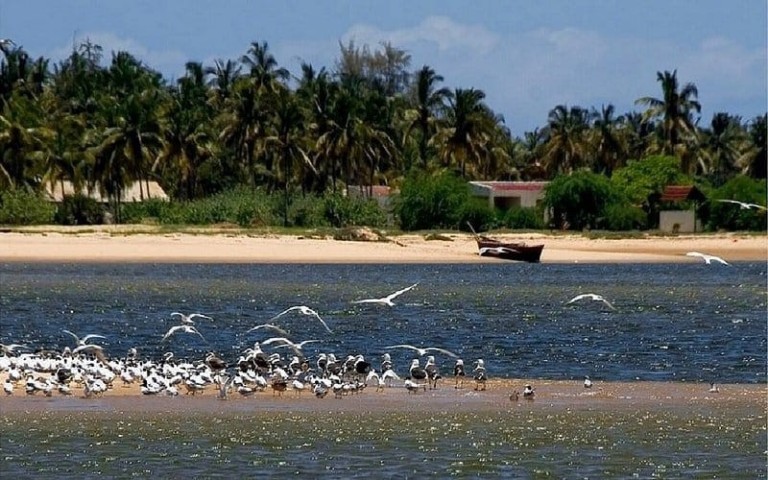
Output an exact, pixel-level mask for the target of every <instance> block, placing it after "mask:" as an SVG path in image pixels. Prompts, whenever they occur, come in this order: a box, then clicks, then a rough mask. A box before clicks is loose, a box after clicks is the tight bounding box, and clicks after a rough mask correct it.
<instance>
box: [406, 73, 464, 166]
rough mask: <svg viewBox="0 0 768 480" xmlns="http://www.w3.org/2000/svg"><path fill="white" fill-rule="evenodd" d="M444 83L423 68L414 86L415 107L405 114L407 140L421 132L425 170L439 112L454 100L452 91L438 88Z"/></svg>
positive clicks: (440, 77) (420, 153) (420, 154)
mask: <svg viewBox="0 0 768 480" xmlns="http://www.w3.org/2000/svg"><path fill="white" fill-rule="evenodd" d="M442 81H443V77H442V76H440V75H437V74H436V73H435V71H434V70H433V69H432V68H430V67H428V66H427V65H424V66H423V67H421V70H419V71H418V72H417V73H416V82H415V85H414V95H415V105H414V107H413V108H412V109H409V110H407V111H406V112H405V115H406V118H407V125H406V129H405V138H406V139H407V138H408V137H409V136H410V134H411V132H413V130H415V129H418V130H419V132H420V134H421V135H420V136H419V157H420V158H421V162H422V167H423V168H424V169H426V168H427V161H428V153H427V147H428V145H429V141H430V139H431V138H432V136H433V135H434V133H435V131H436V130H437V128H436V115H437V112H439V111H440V110H442V109H443V108H445V101H446V100H447V99H450V98H452V93H451V91H450V89H448V88H446V87H443V88H439V89H438V88H437V87H436V85H437V84H438V83H440V82H442Z"/></svg>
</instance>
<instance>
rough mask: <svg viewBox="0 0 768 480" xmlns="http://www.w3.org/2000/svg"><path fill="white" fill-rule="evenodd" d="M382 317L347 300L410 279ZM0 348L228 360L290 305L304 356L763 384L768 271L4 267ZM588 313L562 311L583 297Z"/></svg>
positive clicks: (501, 371) (530, 373) (500, 373)
mask: <svg viewBox="0 0 768 480" xmlns="http://www.w3.org/2000/svg"><path fill="white" fill-rule="evenodd" d="M415 282H419V285H418V287H417V288H416V289H414V290H412V291H410V292H407V293H405V294H403V295H402V296H401V297H398V298H397V299H396V300H395V302H396V303H397V305H396V306H395V307H394V308H390V307H386V306H384V307H382V306H377V305H353V304H351V303H350V302H351V301H352V300H356V299H360V298H370V297H381V296H385V295H387V294H389V293H391V292H393V291H395V290H398V289H400V288H403V287H404V286H407V285H410V284H412V283H415ZM0 284H1V285H2V290H0V309H1V311H2V314H1V315H0V342H2V343H23V344H26V345H30V346H33V347H40V348H46V349H61V348H63V347H65V346H70V347H71V346H73V339H72V337H70V336H69V335H67V334H65V333H63V332H62V330H63V329H68V330H71V331H73V332H75V333H76V334H78V335H81V336H82V335H85V334H90V333H97V334H102V335H105V336H106V337H107V339H106V340H104V341H99V342H98V343H100V344H102V345H104V346H105V348H106V351H107V352H108V354H109V355H112V356H123V355H125V353H126V352H127V350H128V349H129V348H131V347H137V348H138V350H139V352H140V354H142V355H144V356H150V357H159V356H160V355H161V354H162V353H163V352H166V351H173V352H175V354H176V356H177V357H191V358H199V357H200V356H201V355H203V354H204V352H207V351H209V350H215V351H217V352H218V353H219V354H220V355H222V356H223V357H224V358H225V359H228V360H230V361H233V360H235V359H237V356H238V355H239V354H240V352H242V350H243V349H244V348H247V347H249V346H252V345H253V343H254V342H256V341H263V340H264V339H265V338H267V337H269V336H271V335H274V334H273V333H270V332H269V331H267V330H263V329H262V330H257V331H254V332H251V333H246V332H247V331H248V330H249V329H250V328H251V327H253V326H255V325H258V324H261V323H265V322H267V321H269V319H270V318H271V317H273V316H274V315H276V314H277V313H279V312H281V311H282V310H284V309H285V308H287V307H289V306H292V305H308V306H310V307H312V308H314V309H315V310H317V311H318V313H319V314H320V315H321V316H322V317H323V318H324V319H325V321H326V322H327V323H328V325H329V326H330V328H331V329H332V330H333V334H328V333H327V332H326V331H325V329H324V328H323V326H322V324H320V322H318V321H316V320H313V319H312V318H310V317H306V316H302V315H300V314H288V315H285V316H283V317H281V318H280V319H278V320H276V321H275V323H276V324H278V325H279V326H281V327H283V328H285V329H287V330H288V331H289V332H290V333H291V338H292V339H293V340H294V341H302V340H308V339H315V340H320V341H319V342H317V343H311V344H308V345H306V346H305V349H304V351H305V354H306V355H307V356H309V357H312V356H314V355H316V354H317V353H319V352H334V353H336V355H337V356H338V357H340V356H346V355H347V354H351V353H352V354H357V353H362V354H364V355H366V357H367V358H370V359H371V360H372V361H373V362H374V364H376V363H377V362H378V358H379V356H380V355H381V353H382V352H384V351H389V352H391V353H392V356H393V360H394V361H395V365H396V366H398V365H399V366H400V367H401V368H406V366H407V364H408V361H409V360H410V359H411V358H412V357H413V352H411V351H407V350H385V347H387V346H391V345H396V344H402V343H407V344H413V345H419V346H437V347H442V348H446V349H448V350H451V351H454V352H456V353H457V354H459V355H460V356H462V357H463V358H464V359H465V361H467V362H470V361H474V359H477V358H483V359H484V360H485V363H486V366H487V368H488V372H489V374H491V375H492V376H496V377H514V378H520V377H527V378H548V379H580V378H583V376H584V375H590V376H592V377H593V378H594V379H600V380H674V381H716V382H718V383H728V382H735V383H763V382H765V381H766V365H765V353H766V321H765V318H766V317H765V314H766V265H765V264H764V263H740V264H736V265H735V266H733V267H722V268H721V267H720V266H712V265H704V264H682V265H663V264H662V265H647V264H629V265H550V264H536V265H530V264H516V263H503V264H479V265H196V264H129V265H105V264H92V265H44V264H6V265H3V266H2V267H1V269H0ZM587 292H593V293H599V294H601V295H603V296H604V297H605V298H607V299H609V300H610V301H611V302H612V303H613V304H614V305H615V306H616V308H617V310H616V311H612V310H610V309H608V308H607V307H605V306H603V305H602V304H601V303H600V302H590V301H585V302H580V303H577V304H572V305H565V303H566V302H567V301H568V300H569V299H570V298H572V297H574V296H575V295H577V294H580V293H587ZM173 311H180V312H185V313H189V312H201V313H205V314H208V315H210V316H212V317H213V318H214V319H215V320H214V321H213V322H210V321H208V320H205V319H197V325H198V328H199V330H200V332H201V333H202V335H203V336H204V337H205V338H204V339H201V338H200V337H197V336H194V335H189V334H186V335H184V334H178V335H174V336H171V337H170V338H169V340H168V341H166V342H161V341H160V340H161V339H162V337H163V335H164V333H165V332H166V331H167V330H168V329H169V328H170V327H171V326H173V325H175V324H177V323H178V320H177V319H172V318H171V317H170V313H171V312H173Z"/></svg>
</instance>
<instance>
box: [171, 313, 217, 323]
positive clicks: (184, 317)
mask: <svg viewBox="0 0 768 480" xmlns="http://www.w3.org/2000/svg"><path fill="white" fill-rule="evenodd" d="M171 316H172V317H173V316H179V317H181V323H182V324H186V325H194V324H195V321H194V320H192V319H193V318H206V319H208V320H213V319H212V318H211V317H209V316H208V315H203V314H202V313H190V314H189V315H184V314H183V313H179V312H171Z"/></svg>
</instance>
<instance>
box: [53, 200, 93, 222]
mask: <svg viewBox="0 0 768 480" xmlns="http://www.w3.org/2000/svg"><path fill="white" fill-rule="evenodd" d="M54 221H55V222H56V223H58V224H59V225H100V224H102V223H104V206H102V205H101V204H100V203H99V202H98V201H97V200H94V199H93V198H89V197H86V196H85V195H80V194H77V195H67V196H65V197H64V200H63V201H62V202H61V204H60V205H59V206H58V208H57V209H56V214H55V215H54Z"/></svg>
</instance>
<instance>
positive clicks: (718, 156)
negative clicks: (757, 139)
mask: <svg viewBox="0 0 768 480" xmlns="http://www.w3.org/2000/svg"><path fill="white" fill-rule="evenodd" d="M745 140H746V133H745V131H744V129H743V128H742V126H741V119H740V118H739V117H732V116H731V115H729V114H727V113H724V112H718V113H715V114H714V115H713V116H712V122H711V124H710V127H709V128H705V129H703V130H702V132H701V143H700V147H701V150H700V166H701V170H702V173H704V174H705V175H707V176H709V177H711V178H712V179H713V181H714V182H713V183H714V184H715V186H719V185H722V184H723V183H725V181H726V180H727V178H728V177H730V176H733V175H734V174H735V173H737V172H738V171H739V165H738V161H739V157H740V156H741V153H742V150H743V145H744V141H745Z"/></svg>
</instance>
